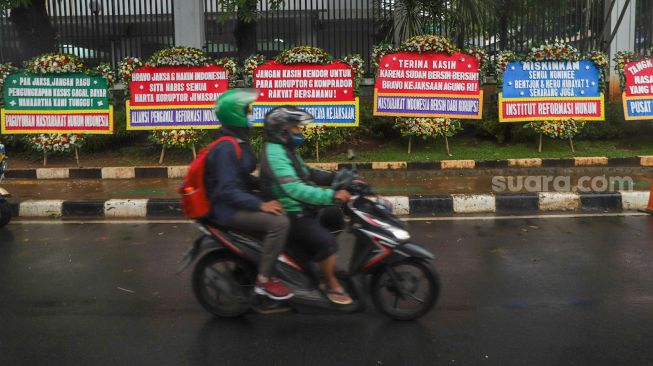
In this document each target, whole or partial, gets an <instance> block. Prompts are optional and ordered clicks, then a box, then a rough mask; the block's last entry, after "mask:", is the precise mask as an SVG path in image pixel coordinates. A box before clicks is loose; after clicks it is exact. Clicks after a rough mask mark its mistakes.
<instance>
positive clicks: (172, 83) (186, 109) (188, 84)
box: [126, 47, 229, 130]
mask: <svg viewBox="0 0 653 366" xmlns="http://www.w3.org/2000/svg"><path fill="white" fill-rule="evenodd" d="M127 79H128V81H129V91H130V97H129V100H128V101H127V102H126V109H127V129H128V130H176V129H217V128H219V127H220V123H219V121H218V120H217V118H216V117H215V113H214V111H213V105H214V103H215V101H216V99H217V98H218V97H219V96H220V94H222V93H224V92H225V91H227V90H228V88H229V75H228V72H227V70H226V69H225V68H224V67H222V66H218V65H216V64H212V63H211V62H210V61H209V59H208V58H207V57H206V56H205V55H204V52H203V51H201V50H197V49H192V48H181V47H175V48H170V49H165V50H161V51H159V52H158V53H156V54H155V55H153V56H152V57H151V58H150V60H148V62H147V63H146V64H145V66H143V67H139V68H137V69H135V70H133V72H132V73H131V74H130V75H129V76H128V77H127Z"/></svg>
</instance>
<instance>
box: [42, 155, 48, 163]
mask: <svg viewBox="0 0 653 366" xmlns="http://www.w3.org/2000/svg"><path fill="white" fill-rule="evenodd" d="M43 166H48V153H46V152H43Z"/></svg>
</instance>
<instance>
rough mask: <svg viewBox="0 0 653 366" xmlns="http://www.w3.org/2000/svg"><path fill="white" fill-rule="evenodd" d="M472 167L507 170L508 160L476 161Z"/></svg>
mask: <svg viewBox="0 0 653 366" xmlns="http://www.w3.org/2000/svg"><path fill="white" fill-rule="evenodd" d="M474 167H475V168H476V169H499V168H507V167H508V160H477V161H476V164H475V166H474Z"/></svg>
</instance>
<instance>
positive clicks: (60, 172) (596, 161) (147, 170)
mask: <svg viewBox="0 0 653 366" xmlns="http://www.w3.org/2000/svg"><path fill="white" fill-rule="evenodd" d="M309 165H310V166H313V167H316V168H322V169H328V170H339V169H342V168H351V166H352V164H351V163H309ZM356 166H357V167H358V169H360V170H460V169H464V170H470V169H472V170H473V169H502V168H540V167H541V168H570V167H600V166H603V167H605V166H610V167H653V156H639V157H628V158H607V157H576V158H565V159H540V158H528V159H508V160H443V161H414V162H413V161H409V162H406V161H386V162H383V161H379V162H372V163H356ZM187 170H188V167H187V166H143V167H105V168H36V169H9V170H8V171H7V172H6V174H5V177H6V178H10V179H67V178H71V179H135V178H170V179H180V178H183V177H184V176H185V175H186V172H187Z"/></svg>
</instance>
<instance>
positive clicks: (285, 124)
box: [263, 106, 313, 145]
mask: <svg viewBox="0 0 653 366" xmlns="http://www.w3.org/2000/svg"><path fill="white" fill-rule="evenodd" d="M312 120H313V116H312V115H311V114H310V113H308V112H306V111H305V110H303V109H299V108H297V107H292V106H281V107H276V108H274V109H272V110H271V111H269V112H268V113H266V114H265V122H264V123H263V133H264V134H265V139H266V140H268V141H270V142H276V143H279V144H284V145H285V144H288V143H289V142H290V141H291V140H292V134H291V133H290V131H289V130H290V128H291V127H294V126H297V125H305V124H308V123H310V122H311V121H312Z"/></svg>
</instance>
